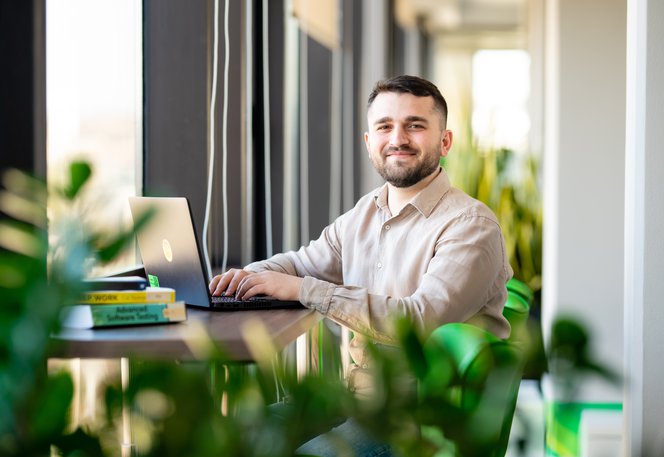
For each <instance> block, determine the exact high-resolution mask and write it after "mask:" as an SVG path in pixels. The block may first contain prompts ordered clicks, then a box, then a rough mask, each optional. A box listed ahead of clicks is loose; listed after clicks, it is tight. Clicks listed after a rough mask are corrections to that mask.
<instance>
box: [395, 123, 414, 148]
mask: <svg viewBox="0 0 664 457" xmlns="http://www.w3.org/2000/svg"><path fill="white" fill-rule="evenodd" d="M409 142H410V139H409V138H408V132H406V129H404V128H403V127H401V126H395V127H394V128H393V129H392V133H391V135H390V145H391V146H401V145H404V144H408V143H409Z"/></svg>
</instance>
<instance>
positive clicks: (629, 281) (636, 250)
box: [624, 0, 664, 457]
mask: <svg viewBox="0 0 664 457" xmlns="http://www.w3.org/2000/svg"><path fill="white" fill-rule="evenodd" d="M663 17H664V2H661V1H659V0H628V33H627V38H628V47H627V122H626V133H627V135H626V159H627V165H628V166H627V167H626V172H625V177H626V193H625V203H626V205H625V210H626V211H625V353H626V358H625V366H626V373H627V388H626V390H625V402H624V404H625V430H626V440H625V442H626V453H625V454H626V455H628V456H634V457H636V456H643V457H650V456H660V455H664V429H663V428H662V421H663V420H664V395H663V394H662V393H663V392H662V387H661V386H662V378H664V364H663V363H662V349H664V337H663V336H662V328H664V306H663V301H664V281H662V276H663V272H664V236H662V233H664V182H663V181H662V178H661V176H662V172H663V171H664V154H662V144H664V129H663V128H662V125H663V124H664V82H663V81H664V53H662V47H663V46H664V22H663V21H662V18H663Z"/></svg>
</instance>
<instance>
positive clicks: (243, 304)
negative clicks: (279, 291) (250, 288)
mask: <svg viewBox="0 0 664 457" xmlns="http://www.w3.org/2000/svg"><path fill="white" fill-rule="evenodd" d="M212 306H213V307H215V308H227V309H264V308H293V307H302V304H300V303H299V302H298V303H294V302H290V301H283V302H282V301H279V300H277V299H275V298H273V297H266V296H259V297H251V298H249V299H247V300H238V299H237V298H235V296H234V295H228V296H220V297H215V296H213V297H212Z"/></svg>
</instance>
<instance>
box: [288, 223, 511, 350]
mask: <svg viewBox="0 0 664 457" xmlns="http://www.w3.org/2000/svg"><path fill="white" fill-rule="evenodd" d="M305 252H306V250H305ZM510 275H511V270H510V268H509V264H508V263H507V262H506V260H505V250H504V242H503V238H502V233H501V231H500V227H499V225H498V224H497V223H496V222H495V221H494V220H492V219H490V218H487V217H484V216H460V217H457V218H455V219H454V220H452V221H451V222H450V223H449V224H448V226H447V227H446V228H445V229H444V230H443V231H442V232H441V234H440V236H439V238H438V240H437V242H436V246H435V252H434V253H433V256H432V258H431V260H430V261H429V263H428V266H427V269H426V272H425V274H424V275H423V277H422V279H421V282H420V283H419V285H418V287H417V289H416V290H415V292H414V293H413V294H412V295H410V296H407V297H393V296H389V295H380V294H374V293H371V291H369V290H368V289H366V288H363V287H350V286H344V285H338V284H334V283H331V282H330V281H328V280H326V279H324V278H322V277H320V276H317V275H316V274H307V275H305V277H304V281H303V285H302V288H301V289H300V301H301V302H302V303H303V304H304V305H305V306H308V307H312V308H315V309H316V310H318V311H319V312H321V313H323V314H325V315H326V316H327V317H329V318H331V319H332V320H334V321H336V322H338V323H339V324H341V325H344V326H346V327H348V328H350V329H351V330H353V331H356V332H359V333H362V334H364V335H365V336H367V337H369V338H372V339H373V340H375V341H377V342H383V343H393V342H395V337H396V334H395V329H394V328H393V324H394V322H395V319H396V317H398V316H406V317H408V318H409V320H410V321H411V322H412V323H413V324H414V325H415V327H416V328H417V329H418V330H420V331H421V332H424V333H428V332H430V331H432V330H433V329H435V328H436V327H438V326H440V325H442V324H444V323H448V322H467V321H473V322H474V323H476V324H477V325H480V326H483V327H485V328H487V329H488V330H490V331H492V332H493V333H495V334H496V335H497V336H499V337H506V336H507V333H509V326H508V325H506V323H505V321H504V319H503V318H502V307H503V305H504V302H505V298H506V291H505V282H506V281H507V279H509V276H510ZM395 280H396V281H398V280H399V279H398V278H395ZM482 321H483V322H482Z"/></svg>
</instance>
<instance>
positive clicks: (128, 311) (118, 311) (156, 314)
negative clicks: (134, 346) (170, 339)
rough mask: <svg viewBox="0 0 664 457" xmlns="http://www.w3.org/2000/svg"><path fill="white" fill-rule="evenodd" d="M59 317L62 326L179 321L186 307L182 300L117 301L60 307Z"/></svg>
mask: <svg viewBox="0 0 664 457" xmlns="http://www.w3.org/2000/svg"><path fill="white" fill-rule="evenodd" d="M61 318H62V326H63V327H69V328H80V329H89V328H98V327H119V326H128V325H145V324H165V323H171V322H182V321H184V320H186V319H187V311H186V307H185V304H184V301H176V302H172V303H123V304H117V305H111V304H105V305H91V304H81V305H72V306H66V307H64V308H63V309H62V313H61Z"/></svg>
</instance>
